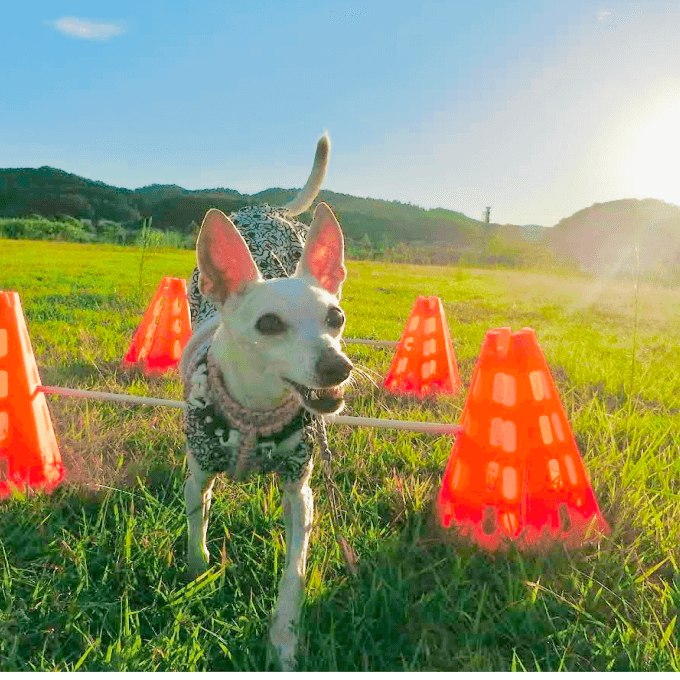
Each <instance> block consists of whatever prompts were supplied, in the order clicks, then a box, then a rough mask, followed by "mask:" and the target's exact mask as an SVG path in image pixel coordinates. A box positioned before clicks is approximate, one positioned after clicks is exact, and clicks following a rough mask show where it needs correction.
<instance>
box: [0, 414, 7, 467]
mask: <svg viewBox="0 0 680 680" xmlns="http://www.w3.org/2000/svg"><path fill="white" fill-rule="evenodd" d="M8 435H9V413H7V412H6V411H0V445H2V443H3V442H4V441H5V439H6V438H7V436H8ZM0 459H2V456H1V455H0Z"/></svg>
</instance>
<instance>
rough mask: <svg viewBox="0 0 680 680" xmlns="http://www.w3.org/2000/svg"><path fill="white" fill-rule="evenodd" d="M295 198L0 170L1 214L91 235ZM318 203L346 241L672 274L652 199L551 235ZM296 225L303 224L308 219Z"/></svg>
mask: <svg viewBox="0 0 680 680" xmlns="http://www.w3.org/2000/svg"><path fill="white" fill-rule="evenodd" d="M296 193H297V190H296V189H282V188H272V189H266V190H265V191H260V192H258V193H256V194H253V195H248V194H241V193H239V192H238V191H235V190H234V189H225V188H216V189H202V190H198V191H192V190H188V189H184V188H182V187H180V186H177V185H175V184H151V185H149V186H144V187H140V188H138V189H134V190H130V189H124V188H120V187H114V186H110V185H108V184H105V183H104V182H98V181H93V180H89V179H85V178H83V177H79V176H78V175H74V174H71V173H68V172H64V171H63V170H59V169H57V168H50V167H47V166H45V167H41V168H37V169H36V168H8V169H0V217H22V216H28V215H31V214H39V215H43V216H45V217H59V216H67V215H68V216H72V217H76V218H87V219H89V220H90V222H91V224H92V225H93V226H94V228H95V229H98V228H101V227H102V225H103V224H104V223H105V222H106V221H114V222H118V223H121V224H122V225H123V226H125V227H126V228H127V229H128V230H133V231H134V230H136V229H138V228H139V227H140V226H141V222H142V220H143V219H144V218H146V217H152V218H153V226H154V228H156V229H161V230H170V231H177V232H180V233H182V234H185V235H188V234H191V233H193V232H194V230H195V228H196V225H197V224H200V223H201V220H202V219H203V215H204V214H205V212H206V210H208V209H209V208H219V209H220V210H222V211H223V212H225V213H227V214H229V213H231V212H233V211H235V210H238V209H239V208H242V207H244V206H246V205H258V204H262V203H269V205H274V206H281V205H285V204H286V203H287V202H288V201H290V200H291V199H292V198H293V197H294V196H295V195H296ZM319 199H320V200H323V201H327V202H328V203H329V204H330V205H331V206H332V207H333V209H334V210H335V211H336V213H337V214H338V217H339V218H340V221H341V223H342V226H343V230H344V232H345V235H346V236H347V237H348V238H349V239H350V240H353V241H356V242H362V243H368V240H370V243H371V244H373V246H377V247H379V248H382V247H383V246H385V245H391V246H395V245H396V244H398V243H399V242H405V243H412V244H423V245H425V246H427V247H429V248H430V249H432V248H436V247H437V246H438V245H439V244H441V245H442V246H446V248H447V249H448V250H451V249H453V250H454V251H456V252H458V253H461V254H464V253H483V254H485V255H488V256H489V257H493V256H494V255H499V254H507V253H508V252H512V253H514V254H515V256H516V257H515V259H514V261H515V262H523V263H532V262H537V261H538V260H540V259H542V260H543V261H545V257H546V256H548V257H550V256H549V253H548V251H552V252H554V253H555V254H556V255H557V256H558V258H559V259H562V260H568V261H571V262H574V263H577V264H578V265H579V266H580V267H581V268H582V269H585V270H589V271H592V272H605V271H609V272H618V271H630V269H631V267H632V266H633V264H634V261H635V244H637V245H638V252H639V261H640V268H641V270H642V271H657V272H659V273H667V272H669V271H670V272H676V271H680V207H678V206H676V205H672V204H669V203H664V202H663V201H659V200H656V199H644V200H637V199H623V200H619V201H610V202H608V203H595V204H594V205H592V206H590V207H589V208H585V209H583V210H580V211H578V212H576V213H574V214H573V215H571V216H570V217H567V218H565V219H563V220H560V222H559V223H558V224H557V225H556V226H555V227H552V228H545V227H541V226H538V225H523V226H516V225H511V224H506V225H499V224H489V225H487V224H485V223H483V222H481V221H479V220H474V219H471V218H469V217H466V216H465V215H463V214H462V213H460V212H456V211H453V210H444V209H442V208H435V209H432V210H425V209H423V208H421V207H419V206H416V205H411V204H410V203H400V202H399V201H382V200H378V199H373V198H360V197H358V196H351V195H350V194H342V193H336V192H333V191H326V190H322V191H321V192H320V194H319ZM300 219H301V221H303V222H307V223H309V221H310V219H311V213H309V212H307V213H305V214H303V215H301V216H300ZM367 239H368V240H367ZM369 245H370V244H369ZM520 254H521V256H519V255H520ZM499 261H502V260H499Z"/></svg>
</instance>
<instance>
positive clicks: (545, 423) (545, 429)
mask: <svg viewBox="0 0 680 680" xmlns="http://www.w3.org/2000/svg"><path fill="white" fill-rule="evenodd" d="M538 426H539V428H540V429H541V439H542V440H543V443H544V444H552V443H553V435H552V430H551V429H550V419H549V418H548V416H545V415H543V416H539V418H538Z"/></svg>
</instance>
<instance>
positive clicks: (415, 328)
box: [385, 297, 461, 397]
mask: <svg viewBox="0 0 680 680" xmlns="http://www.w3.org/2000/svg"><path fill="white" fill-rule="evenodd" d="M385 388H386V389H387V390H389V391H390V392H395V393H397V394H416V395H418V396H420V397H424V396H427V395H429V394H435V393H441V394H456V393H457V392H458V391H459V390H460V388H461V382H460V377H459V375H458V364H457V363H456V355H455V354H454V353H453V344H452V342H451V335H450V333H449V327H448V325H447V323H446V315H445V314H444V308H443V307H442V302H441V300H440V299H439V298H438V297H418V299H417V300H416V301H415V304H414V305H413V309H412V310H411V314H410V316H409V319H408V322H407V324H406V328H405V329H404V333H403V334H402V336H401V340H400V341H399V345H398V346H397V351H396V353H395V355H394V359H392V365H391V366H390V370H389V371H388V373H387V377H386V378H385Z"/></svg>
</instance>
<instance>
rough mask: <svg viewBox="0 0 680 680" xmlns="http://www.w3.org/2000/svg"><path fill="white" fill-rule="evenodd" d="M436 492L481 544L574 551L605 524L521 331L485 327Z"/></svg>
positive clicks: (445, 514)
mask: <svg viewBox="0 0 680 680" xmlns="http://www.w3.org/2000/svg"><path fill="white" fill-rule="evenodd" d="M461 423H462V425H463V427H464V433H463V434H461V435H458V437H457V438H456V442H455V444H454V445H453V449H452V451H451V456H450V458H449V462H448V464H447V466H446V471H445V473H444V479H443V481H442V488H441V491H440V493H439V497H438V499H437V506H436V507H437V514H438V516H439V521H440V523H441V524H442V526H444V527H445V528H448V527H449V526H451V524H454V525H455V526H456V527H457V529H458V530H459V532H460V533H461V534H462V535H463V536H468V537H470V538H472V539H473V540H474V541H475V542H477V543H478V544H479V545H480V546H482V547H483V548H486V549H488V550H495V549H496V548H498V547H502V548H505V547H507V546H508V545H509V542H510V541H514V542H515V544H516V545H517V547H518V548H520V549H531V548H533V549H544V548H546V547H548V546H549V545H550V544H551V543H553V542H555V541H561V542H562V543H564V545H565V546H566V547H568V548H576V547H578V546H580V545H581V544H582V543H584V542H586V541H587V540H590V539H593V538H595V537H596V536H597V535H598V534H608V533H609V526H608V525H607V522H606V521H605V519H604V517H603V516H602V514H601V513H600V510H599V508H598V506H597V501H596V500H595V495H594V494H593V490H592V488H591V486H590V483H589V481H588V477H587V475H586V471H585V468H584V466H583V462H582V460H581V456H580V455H579V452H578V448H577V446H576V442H575V441H574V436H573V434H572V432H571V428H570V426H569V422H568V421H567V416H566V414H565V412H564V408H563V407H562V404H561V402H560V398H559V395H558V393H557V388H556V387H555V383H554V382H553V379H552V376H551V374H550V369H549V368H548V365H547V363H546V361H545V357H544V356H543V353H542V351H541V348H540V346H539V344H538V341H537V339H536V334H535V333H534V331H533V330H532V329H531V328H523V329H522V330H520V331H519V332H517V333H515V334H513V333H512V332H511V330H510V329H509V328H499V329H496V330H492V331H489V332H487V334H486V338H485V341H484V344H483V345H482V350H481V352H480V355H479V359H478V360H477V365H476V366H475V370H474V374H473V376H472V383H471V386H470V391H469V393H468V396H467V400H466V402H465V406H464V408H463V413H462V415H461Z"/></svg>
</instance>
